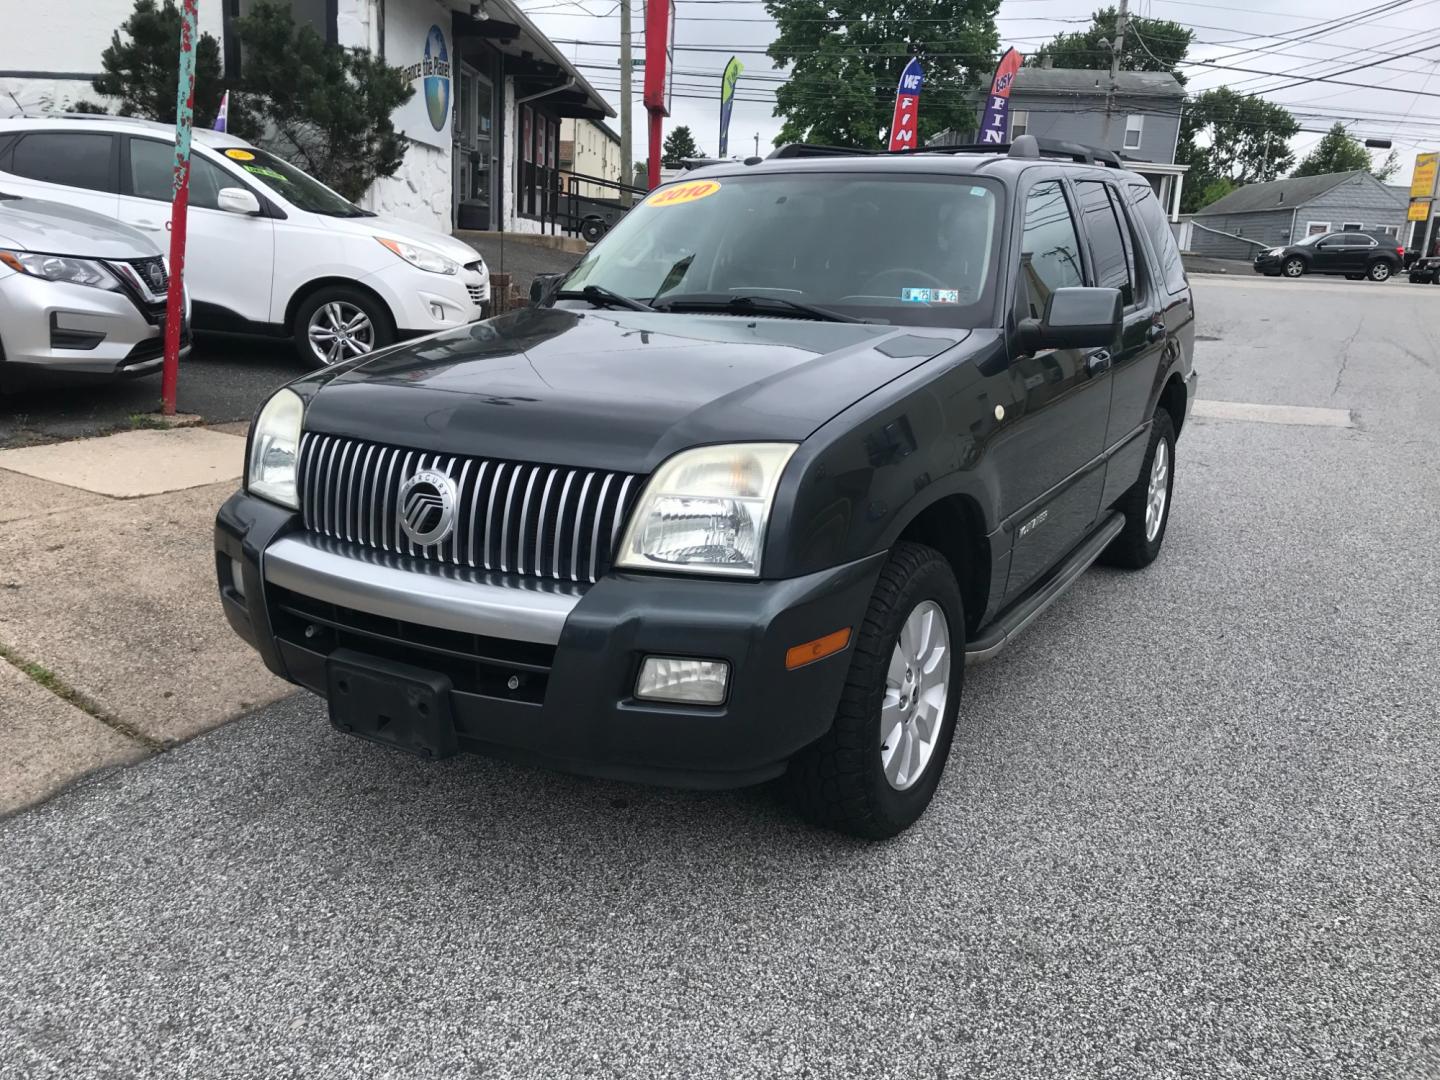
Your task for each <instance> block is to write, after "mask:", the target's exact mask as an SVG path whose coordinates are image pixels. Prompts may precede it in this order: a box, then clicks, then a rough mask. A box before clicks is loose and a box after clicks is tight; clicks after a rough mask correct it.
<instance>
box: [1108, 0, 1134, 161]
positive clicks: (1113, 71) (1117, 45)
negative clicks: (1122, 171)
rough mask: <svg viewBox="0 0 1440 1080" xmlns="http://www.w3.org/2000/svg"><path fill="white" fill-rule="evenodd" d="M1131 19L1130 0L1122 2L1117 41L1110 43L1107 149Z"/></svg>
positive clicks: (1117, 24)
mask: <svg viewBox="0 0 1440 1080" xmlns="http://www.w3.org/2000/svg"><path fill="white" fill-rule="evenodd" d="M1129 18H1130V0H1120V7H1119V9H1118V10H1117V11H1116V12H1115V40H1114V41H1112V42H1111V43H1110V92H1109V93H1108V94H1106V95H1105V147H1106V149H1109V147H1110V125H1111V123H1112V122H1113V121H1114V118H1115V77H1116V76H1117V75H1119V74H1120V53H1121V52H1122V51H1124V49H1125V23H1126V21H1127V20H1128V19H1129Z"/></svg>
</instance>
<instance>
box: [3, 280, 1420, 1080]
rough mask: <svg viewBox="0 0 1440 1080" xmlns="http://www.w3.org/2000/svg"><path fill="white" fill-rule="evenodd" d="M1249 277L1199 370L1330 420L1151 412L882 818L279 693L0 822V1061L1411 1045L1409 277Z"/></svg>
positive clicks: (1206, 313)
mask: <svg viewBox="0 0 1440 1080" xmlns="http://www.w3.org/2000/svg"><path fill="white" fill-rule="evenodd" d="M1248 286H1250V283H1248V282H1232V281H1229V280H1225V279H1204V280H1200V281H1197V284H1196V290H1197V294H1198V301H1199V305H1200V312H1201V333H1202V335H1203V337H1204V340H1202V341H1201V343H1200V345H1199V350H1200V353H1199V360H1198V363H1199V367H1200V369H1201V373H1202V376H1201V377H1202V381H1201V389H1202V396H1204V397H1207V398H1219V399H1222V400H1228V401H1240V402H1263V403H1271V404H1292V405H1308V406H1322V407H1326V408H1334V409H1348V410H1353V418H1354V425H1355V426H1353V427H1349V428H1346V427H1309V426H1282V425H1277V424H1266V423H1253V422H1237V421H1222V420H1209V419H1201V418H1195V419H1192V420H1191V422H1190V424H1189V425H1188V426H1187V428H1186V430H1185V432H1184V434H1183V435H1182V437H1181V440H1180V444H1179V448H1178V455H1177V458H1178V460H1177V480H1176V488H1175V504H1174V516H1173V518H1172V520H1171V522H1170V527H1169V532H1168V536H1167V541H1166V547H1165V551H1164V552H1163V554H1162V555H1161V557H1160V559H1159V560H1158V561H1157V563H1156V564H1155V565H1154V566H1152V567H1151V568H1149V569H1148V570H1146V571H1143V572H1140V573H1133V574H1132V573H1124V572H1119V571H1112V570H1095V571H1092V572H1091V573H1089V574H1087V575H1086V576H1085V577H1084V578H1083V579H1082V580H1081V582H1080V583H1079V584H1078V586H1077V587H1076V588H1075V589H1074V590H1072V591H1071V592H1070V593H1069V594H1068V595H1067V596H1066V597H1065V598H1064V599H1062V600H1061V601H1060V602H1059V603H1058V604H1057V605H1056V606H1055V607H1054V608H1052V609H1051V610H1050V611H1049V612H1047V613H1046V615H1045V616H1044V617H1043V618H1042V619H1040V620H1039V621H1037V622H1036V623H1035V624H1034V625H1033V627H1032V628H1031V629H1030V630H1028V631H1027V632H1026V634H1025V635H1024V636H1023V637H1022V638H1021V639H1020V640H1019V641H1018V642H1017V643H1016V644H1015V646H1013V647H1012V648H1011V649H1010V650H1007V652H1005V653H1004V654H1002V655H1001V656H1000V657H999V658H998V659H997V660H995V661H994V662H993V663H991V664H989V665H986V666H984V667H981V668H977V669H972V670H971V671H970V672H969V673H967V678H966V688H965V698H964V704H963V705H962V709H961V718H962V726H961V728H960V730H959V732H958V734H957V737H956V742H955V747H954V750H953V752H952V756H951V761H950V766H949V769H948V770H947V773H946V775H945V778H944V780H943V782H942V784H941V787H940V790H939V793H938V795H937V798H936V801H935V804H934V805H933V806H932V808H931V810H930V812H929V813H928V814H927V815H926V817H925V818H924V819H922V821H921V822H920V823H919V825H918V826H916V827H915V828H914V829H912V830H910V831H909V832H908V833H906V834H904V835H903V836H901V837H900V838H898V839H897V840H895V841H892V842H890V843H887V844H882V845H866V844H862V843H857V842H853V841H849V840H845V839H842V838H839V837H836V836H833V835H830V834H827V833H823V832H819V831H815V830H812V829H810V828H808V827H806V826H803V825H801V824H799V823H797V821H796V820H795V818H794V817H793V815H792V814H791V813H790V811H789V809H788V807H787V806H786V805H785V804H784V802H783V800H782V799H781V797H780V795H779V794H778V792H777V791H776V789H774V788H770V787H767V788H760V789H755V790H750V791H744V792H738V793H692V792H677V791H669V790H664V789H653V788H644V787H636V786H630V785H622V784H615V783H607V782H598V781H592V780H586V779H579V778H573V777H567V776H563V775H558V774H553V773H549V772H544V771H540V770H535V769H528V768H520V767H516V766H511V765H507V764H502V763H497V762H493V761H489V760H486V759H480V758H474V757H461V758H455V759H451V760H448V761H445V762H442V763H439V764H426V763H423V762H420V761H417V760H414V759H411V758H408V757H405V756H403V755H400V754H397V753H395V752H392V751H388V750H386V749H384V748H382V747H378V746H374V745H371V744H368V743H363V742H360V741H357V740H354V739H350V738H347V737H344V736H341V735H339V734H338V733H336V732H334V731H333V730H331V729H330V728H329V727H328V726H327V723H326V721H325V718H324V714H323V710H322V708H321V707H320V706H319V704H318V703H317V702H316V701H315V700H314V699H312V698H309V697H308V696H299V697H296V698H294V699H291V700H289V701H287V702H284V703H282V704H280V705H277V706H274V707H272V708H269V709H266V710H264V711H261V712H257V713H254V714H252V715H250V716H249V717H247V718H245V719H242V720H240V721H238V722H236V723H234V724H232V725H230V726H229V727H226V728H223V729H221V730H219V731H216V732H214V733H212V734H210V735H206V736H203V737H201V738H199V739H196V740H195V741H193V742H191V743H189V744H187V745H185V746H184V747H181V748H180V749H178V750H175V751H172V752H169V753H166V754H163V755H160V756H158V757H155V758H152V759H150V760H147V761H145V762H144V763H142V764H140V765H138V766H135V767H132V768H128V769H124V770H120V771H116V772H113V773H110V774H108V775H105V776H101V777H98V778H96V779H94V780H92V781H89V782H87V783H85V784H83V785H82V786H79V787H77V788H74V789H72V790H70V791H69V792H67V793H65V794H63V795H61V796H60V797H58V798H56V799H55V800H53V801H51V802H49V803H47V804H45V805H43V806H41V807H38V808H36V809H34V810H31V811H28V812H26V813H23V814H21V815H19V816H17V817H14V818H11V819H9V820H8V821H4V822H0V912H4V913H5V914H4V922H3V927H4V929H3V932H0V1076H3V1077H6V1078H9V1077H17V1078H18V1077H24V1078H26V1080H30V1078H48V1077H65V1078H67V1080H70V1078H74V1077H116V1078H119V1077H124V1078H126V1080H131V1078H140V1077H199V1076H205V1077H212V1076H214V1077H227V1078H229V1077H265V1078H281V1077H296V1078H299V1077H304V1078H306V1080H315V1078H329V1077H335V1078H347V1080H348V1078H353V1077H404V1078H419V1077H442V1076H443V1077H461V1076H477V1077H479V1076H484V1077H526V1078H529V1077H535V1078H542V1077H543V1078H551V1077H645V1078H651V1077H677V1078H678V1077H685V1078H691V1077H724V1078H727V1080H729V1078H741V1077H766V1078H769V1077H775V1076H792V1075H793V1076H803V1077H816V1078H829V1077H867V1078H868V1077H896V1078H906V1080H910V1078H918V1077H926V1078H930V1077H939V1078H951V1077H953V1078H960V1077H1017V1078H1020V1077H1024V1078H1052V1077H1085V1078H1096V1077H1106V1078H1110V1077H1114V1078H1117V1080H1118V1078H1122V1077H1123V1078H1133V1077H1146V1078H1151V1077H1156V1078H1160V1077H1165V1078H1168V1077H1176V1078H1179V1077H1186V1078H1192V1077H1206V1078H1209V1077H1244V1078H1246V1080H1259V1078H1266V1080H1268V1078H1276V1080H1278V1078H1282V1077H1283V1078H1285V1080H1298V1078H1311V1077H1316V1078H1318V1077H1326V1078H1330V1077H1335V1078H1339V1077H1344V1078H1361V1077H1363V1078H1366V1080H1370V1078H1375V1077H1412V1076H1413V1077H1430V1076H1435V1075H1440V1059H1437V1057H1436V1056H1435V1050H1434V1047H1435V1046H1436V1045H1440V980H1437V978H1436V972H1437V971H1440V824H1437V820H1440V816H1437V808H1440V715H1437V713H1440V710H1437V705H1436V702H1437V700H1440V668H1437V665H1436V663H1435V661H1436V658H1437V656H1440V569H1437V563H1436V561H1435V558H1434V554H1433V548H1434V537H1435V535H1436V533H1437V528H1440V481H1437V476H1436V470H1435V467H1434V446H1435V439H1436V433H1435V419H1434V418H1435V416H1436V415H1437V414H1440V347H1437V346H1436V344H1435V339H1434V336H1433V334H1431V333H1430V332H1429V331H1428V329H1427V328H1428V327H1433V326H1434V323H1435V316H1436V313H1437V312H1440V290H1420V289H1406V288H1403V287H1399V286H1386V287H1376V286H1366V285H1362V284H1358V283H1357V284H1350V283H1344V282H1341V283H1336V284H1330V283H1315V282H1301V283H1274V287H1273V288H1266V289H1255V288H1253V287H1248ZM237 647H239V646H238V645H237Z"/></svg>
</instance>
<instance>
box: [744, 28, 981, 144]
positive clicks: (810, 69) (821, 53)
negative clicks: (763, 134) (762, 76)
mask: <svg viewBox="0 0 1440 1080" xmlns="http://www.w3.org/2000/svg"><path fill="white" fill-rule="evenodd" d="M998 7H999V0H900V2H899V3H891V2H887V0H833V2H830V0H766V3H765V9H766V10H767V11H768V12H769V13H770V15H771V17H772V18H773V19H774V20H775V26H776V36H775V40H774V41H773V42H772V43H771V45H770V47H769V49H768V50H767V53H768V55H769V56H770V58H771V59H772V60H774V61H775V62H776V63H777V64H781V65H784V66H787V67H789V68H790V69H791V70H790V78H789V79H788V80H787V81H786V82H784V83H781V84H780V86H779V87H778V88H777V90H776V92H775V112H774V115H776V116H781V117H784V119H785V122H784V124H783V125H782V127H781V129H780V134H779V136H778V137H777V138H776V140H775V142H776V145H779V144H781V143H787V142H817V143H829V144H834V145H839V146H853V147H881V146H883V145H884V143H883V142H882V137H883V136H884V135H885V134H886V133H888V130H889V127H890V120H891V118H892V116H893V113H894V107H895V88H896V86H897V85H898V84H899V82H900V73H901V72H902V71H903V70H904V68H905V65H906V63H907V62H908V61H909V60H910V57H911V56H912V55H914V56H919V57H920V61H921V63H922V64H923V65H924V71H925V85H924V91H923V93H922V95H921V98H920V114H919V131H918V135H919V142H920V144H921V145H924V143H925V141H926V139H928V138H929V137H930V136H931V135H933V134H934V133H935V132H937V131H940V130H942V129H944V128H960V129H965V130H974V128H975V126H976V118H975V106H976V99H975V95H974V93H973V91H974V90H975V89H976V88H978V87H981V86H988V85H989V80H990V76H991V73H992V72H993V71H994V69H995V58H996V53H997V51H998V49H999V42H1000V39H999V35H998V34H997V33H996V31H995V11H996V9H997V8H998ZM917 28H918V29H917ZM916 35H923V36H916Z"/></svg>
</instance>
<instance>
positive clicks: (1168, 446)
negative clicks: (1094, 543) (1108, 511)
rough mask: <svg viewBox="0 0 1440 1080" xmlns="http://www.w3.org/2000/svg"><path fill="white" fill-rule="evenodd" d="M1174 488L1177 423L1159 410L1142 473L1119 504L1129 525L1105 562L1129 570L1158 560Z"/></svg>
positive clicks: (1141, 469)
mask: <svg viewBox="0 0 1440 1080" xmlns="http://www.w3.org/2000/svg"><path fill="white" fill-rule="evenodd" d="M1161 447H1163V448H1164V449H1163V450H1162V449H1161ZM1174 487H1175V424H1174V422H1173V421H1172V420H1171V419H1170V414H1169V413H1168V412H1166V411H1165V410H1164V409H1156V410H1155V418H1154V420H1153V421H1152V422H1151V424H1150V445H1149V446H1147V447H1146V448H1145V461H1144V463H1143V464H1142V465H1141V467H1140V476H1139V477H1138V478H1137V479H1136V481H1135V483H1134V485H1133V486H1132V487H1131V488H1130V490H1129V491H1127V492H1126V493H1125V494H1124V495H1123V496H1122V497H1121V499H1120V501H1119V502H1118V503H1116V504H1115V509H1117V510H1119V511H1120V512H1121V513H1122V514H1124V515H1125V528H1123V529H1121V530H1120V534H1119V535H1118V536H1116V537H1115V539H1114V540H1112V541H1111V542H1110V546H1109V547H1107V548H1106V549H1105V553H1104V554H1103V555H1101V556H1100V558H1101V561H1103V562H1106V563H1108V564H1109V565H1111V566H1120V567H1124V568H1125V569H1127V570H1140V569H1143V568H1144V567H1147V566H1149V565H1150V564H1151V563H1152V562H1154V561H1155V556H1157V555H1159V554H1160V546H1161V545H1162V544H1164V543H1165V528H1166V526H1168V525H1169V524H1170V503H1171V499H1170V496H1171V493H1172V492H1173V490H1174Z"/></svg>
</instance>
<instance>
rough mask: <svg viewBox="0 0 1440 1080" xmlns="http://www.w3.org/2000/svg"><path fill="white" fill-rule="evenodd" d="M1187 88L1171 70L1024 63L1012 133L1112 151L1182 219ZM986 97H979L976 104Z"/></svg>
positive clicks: (958, 134)
mask: <svg viewBox="0 0 1440 1080" xmlns="http://www.w3.org/2000/svg"><path fill="white" fill-rule="evenodd" d="M1184 103H1185V88H1184V87H1182V86H1181V85H1180V83H1179V82H1177V81H1176V79H1175V76H1174V75H1171V74H1170V73H1169V72H1168V71H1121V72H1117V73H1116V75H1115V77H1114V80H1113V82H1112V80H1111V76H1110V72H1109V70H1108V69H1107V70H1098V69H1097V70H1090V69H1088V68H1050V67H1022V68H1021V69H1020V70H1019V71H1017V72H1016V73H1015V81H1014V82H1013V83H1011V85H1010V137H1011V138H1012V139H1013V138H1016V137H1018V136H1020V135H1034V136H1036V137H1037V138H1040V139H1060V140H1065V141H1067V142H1074V143H1080V144H1081V145H1083V146H1092V147H1101V148H1104V149H1107V150H1113V151H1115V153H1117V154H1119V155H1120V157H1121V158H1122V159H1123V160H1124V161H1125V164H1126V167H1127V168H1130V169H1132V170H1134V171H1135V172H1138V173H1140V174H1141V175H1142V176H1144V177H1145V179H1146V180H1148V181H1149V182H1150V186H1151V187H1152V188H1154V189H1155V195H1156V197H1157V198H1158V199H1159V200H1160V205H1161V206H1163V207H1165V209H1166V210H1167V212H1168V213H1169V214H1170V220H1171V221H1176V220H1178V217H1179V213H1180V189H1181V185H1182V184H1183V182H1184V178H1185V171H1186V170H1187V169H1188V168H1189V166H1188V165H1177V164H1175V147H1176V144H1177V143H1178V142H1179V139H1180V109H1181V107H1182V106H1183V105H1184ZM983 104H984V102H983V99H977V100H976V109H977V111H979V110H980V107H981V106H982V105H983ZM981 141H982V139H981V136H980V133H979V132H974V131H949V130H947V131H942V132H940V133H939V134H937V135H936V136H934V137H933V138H932V139H930V141H929V145H931V146H945V145H954V144H956V143H973V142H981Z"/></svg>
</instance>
